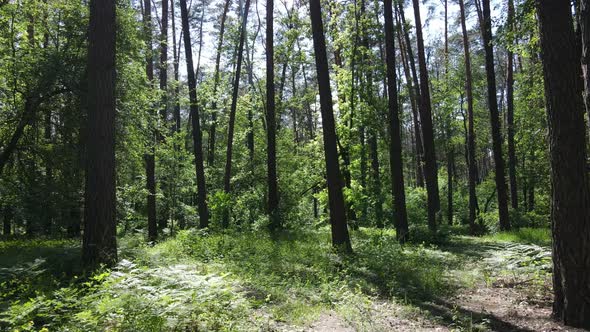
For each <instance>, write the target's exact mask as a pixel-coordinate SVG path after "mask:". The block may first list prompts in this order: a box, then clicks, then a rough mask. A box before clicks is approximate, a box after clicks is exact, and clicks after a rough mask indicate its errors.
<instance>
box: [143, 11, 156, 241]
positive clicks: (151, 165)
mask: <svg viewBox="0 0 590 332" xmlns="http://www.w3.org/2000/svg"><path fill="white" fill-rule="evenodd" d="M143 9H144V12H143V24H144V33H145V42H146V46H147V50H146V59H145V61H146V66H145V71H146V75H147V79H148V82H149V86H150V88H152V85H153V83H154V61H153V59H152V57H153V54H152V5H151V0H144V5H143ZM149 122H150V123H151V121H149ZM153 134H155V132H154V133H150V134H148V135H149V136H150V139H149V142H148V147H147V148H148V152H147V153H146V154H145V155H144V159H145V177H146V189H147V191H148V194H147V218H148V240H149V241H155V240H156V238H157V237H158V226H157V222H156V158H155V146H154V144H155V141H154V140H153V138H154V137H155V135H153Z"/></svg>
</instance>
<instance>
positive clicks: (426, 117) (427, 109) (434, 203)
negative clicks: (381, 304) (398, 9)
mask: <svg viewBox="0 0 590 332" xmlns="http://www.w3.org/2000/svg"><path fill="white" fill-rule="evenodd" d="M412 4H413V5H414V18H415V21H416V39H417V42H418V65H419V67H420V119H421V120H422V122H421V124H422V136H423V143H424V161H425V164H424V178H425V180H426V190H427V193H428V227H429V228H430V230H432V231H434V230H436V219H437V214H438V212H439V211H440V197H439V191H438V171H437V166H436V152H435V149H434V130H433V128H432V105H431V103H430V87H429V78H428V68H427V67H426V55H425V53H424V37H423V36H422V20H421V18H420V2H419V0H412Z"/></svg>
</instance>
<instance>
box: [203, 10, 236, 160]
mask: <svg viewBox="0 0 590 332" xmlns="http://www.w3.org/2000/svg"><path fill="white" fill-rule="evenodd" d="M230 4H231V0H226V1H225V4H224V5H223V13H222V14H221V20H220V23H219V39H218V40H217V50H216V55H215V71H214V72H213V105H212V106H211V108H212V110H211V126H210V127H209V149H208V152H207V165H209V166H213V163H214V162H215V135H216V128H217V89H218V87H219V80H220V75H219V65H220V63H221V51H222V47H223V37H224V34H225V21H226V19H227V11H228V10H229V5H230Z"/></svg>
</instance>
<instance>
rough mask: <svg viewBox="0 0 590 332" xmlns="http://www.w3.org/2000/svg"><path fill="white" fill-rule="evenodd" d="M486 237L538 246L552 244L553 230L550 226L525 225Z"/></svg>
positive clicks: (493, 239) (486, 237)
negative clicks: (533, 226) (534, 226)
mask: <svg viewBox="0 0 590 332" xmlns="http://www.w3.org/2000/svg"><path fill="white" fill-rule="evenodd" d="M484 239H489V240H492V241H505V242H516V243H523V244H536V245H538V246H546V247H548V246H551V230H550V229H549V228H530V227H523V228H519V229H515V230H512V231H508V232H499V233H496V234H493V235H488V236H485V237H484Z"/></svg>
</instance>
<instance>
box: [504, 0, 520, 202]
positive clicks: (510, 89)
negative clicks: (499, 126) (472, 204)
mask: <svg viewBox="0 0 590 332" xmlns="http://www.w3.org/2000/svg"><path fill="white" fill-rule="evenodd" d="M513 21H514V3H513V0H508V26H509V27H510V30H513V29H514V22H513ZM506 57H507V58H508V63H507V64H506V67H507V68H506V70H507V72H506V127H507V128H506V129H507V132H508V178H509V180H510V204H511V206H512V208H513V209H518V186H517V183H516V163H517V161H516V147H515V144H514V54H512V51H511V50H510V48H509V49H508V51H507V54H506Z"/></svg>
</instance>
